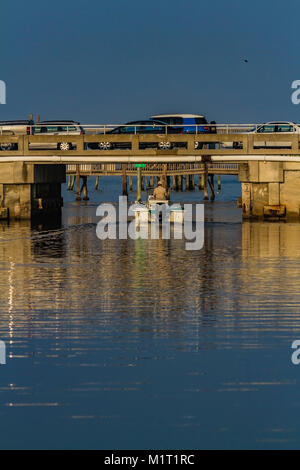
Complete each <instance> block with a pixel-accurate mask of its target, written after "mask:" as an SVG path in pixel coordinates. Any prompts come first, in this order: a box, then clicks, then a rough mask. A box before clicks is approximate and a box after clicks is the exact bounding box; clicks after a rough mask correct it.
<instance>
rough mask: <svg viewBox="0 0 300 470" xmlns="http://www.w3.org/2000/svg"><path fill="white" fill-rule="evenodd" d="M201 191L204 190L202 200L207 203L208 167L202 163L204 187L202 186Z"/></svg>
mask: <svg viewBox="0 0 300 470" xmlns="http://www.w3.org/2000/svg"><path fill="white" fill-rule="evenodd" d="M203 190H204V195H203V199H204V201H208V165H207V163H206V162H205V163H204V186H203Z"/></svg>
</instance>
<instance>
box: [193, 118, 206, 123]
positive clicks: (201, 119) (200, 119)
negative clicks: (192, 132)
mask: <svg viewBox="0 0 300 470" xmlns="http://www.w3.org/2000/svg"><path fill="white" fill-rule="evenodd" d="M195 121H196V124H207V120H206V119H205V118H195Z"/></svg>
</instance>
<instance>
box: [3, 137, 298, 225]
mask: <svg viewBox="0 0 300 470" xmlns="http://www.w3.org/2000/svg"><path fill="white" fill-rule="evenodd" d="M62 140H63V141H67V142H70V144H71V148H70V149H69V150H65V151H61V150H57V149H56V148H55V149H54V150H50V149H49V148H48V147H49V145H52V146H54V147H56V146H57V145H58V144H59V142H62ZM103 142H106V143H107V142H112V143H114V144H117V145H118V144H126V146H125V148H124V149H123V148H121V149H120V148H118V149H111V148H106V149H103V145H102V148H100V146H101V145H100V144H101V143H103ZM299 142H300V139H299V134H296V133H291V134H290V135H287V134H283V135H279V134H275V133H274V134H268V135H267V136H266V134H259V133H257V134H256V133H245V132H230V129H227V132H224V133H223V132H221V131H220V129H218V132H217V133H216V134H168V133H167V132H166V134H164V135H162V134H151V135H146V134H130V135H118V134H85V135H63V136H62V135H57V136H53V135H51V136H50V135H49V136H48V135H22V136H11V135H0V147H1V149H2V150H1V151H0V202H1V214H2V217H7V215H8V213H9V214H10V217H21V218H30V217H33V216H35V215H40V214H49V213H55V212H56V211H57V210H58V209H59V208H60V207H61V205H62V200H61V196H60V185H61V183H62V182H64V181H65V165H76V174H77V179H78V176H79V178H80V176H81V175H80V167H79V165H82V164H84V165H86V164H91V165H92V164H100V165H108V164H114V165H115V164H120V165H121V168H122V170H119V169H118V171H120V172H121V173H122V176H123V179H124V177H125V178H126V175H127V171H132V170H131V168H132V166H131V167H128V165H132V164H133V163H145V164H162V165H163V166H162V173H163V175H162V176H163V177H167V176H168V165H174V164H193V165H194V168H193V169H191V168H189V170H190V172H191V173H197V174H199V175H200V174H201V173H203V174H204V176H205V180H206V186H207V178H208V175H209V168H210V170H211V169H213V165H214V164H227V165H230V164H235V165H238V169H237V167H236V171H237V172H238V176H239V181H240V182H241V183H242V211H243V217H245V218H252V217H253V218H263V217H276V218H279V219H280V218H289V217H293V218H297V219H299V214H300V212H299V208H300V150H299ZM162 143H168V145H167V146H166V147H169V144H171V146H174V147H173V148H162V147H163V146H162V145H161V144H162ZM91 144H93V149H91V148H90V146H91ZM95 144H96V147H99V148H95ZM145 145H146V146H147V145H150V146H152V145H153V147H152V148H144V147H145ZM107 147H109V146H107ZM199 164H200V165H201V166H199ZM78 168H79V173H78ZM215 169H216V170H217V168H215ZM219 170H220V167H219ZM174 171H176V169H174ZM221 171H222V170H221ZM211 173H212V172H211ZM224 173H226V171H225V168H224ZM123 182H124V180H123ZM204 184H205V183H204ZM123 189H124V188H123Z"/></svg>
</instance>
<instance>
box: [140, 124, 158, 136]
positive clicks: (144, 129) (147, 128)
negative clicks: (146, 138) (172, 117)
mask: <svg viewBox="0 0 300 470" xmlns="http://www.w3.org/2000/svg"><path fill="white" fill-rule="evenodd" d="M164 131H165V127H164V126H160V125H159V124H148V125H144V126H140V127H139V128H138V132H139V133H151V134H161V133H162V132H164Z"/></svg>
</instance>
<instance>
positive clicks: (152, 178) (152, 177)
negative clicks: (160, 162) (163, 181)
mask: <svg viewBox="0 0 300 470" xmlns="http://www.w3.org/2000/svg"><path fill="white" fill-rule="evenodd" d="M150 188H154V176H150Z"/></svg>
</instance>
